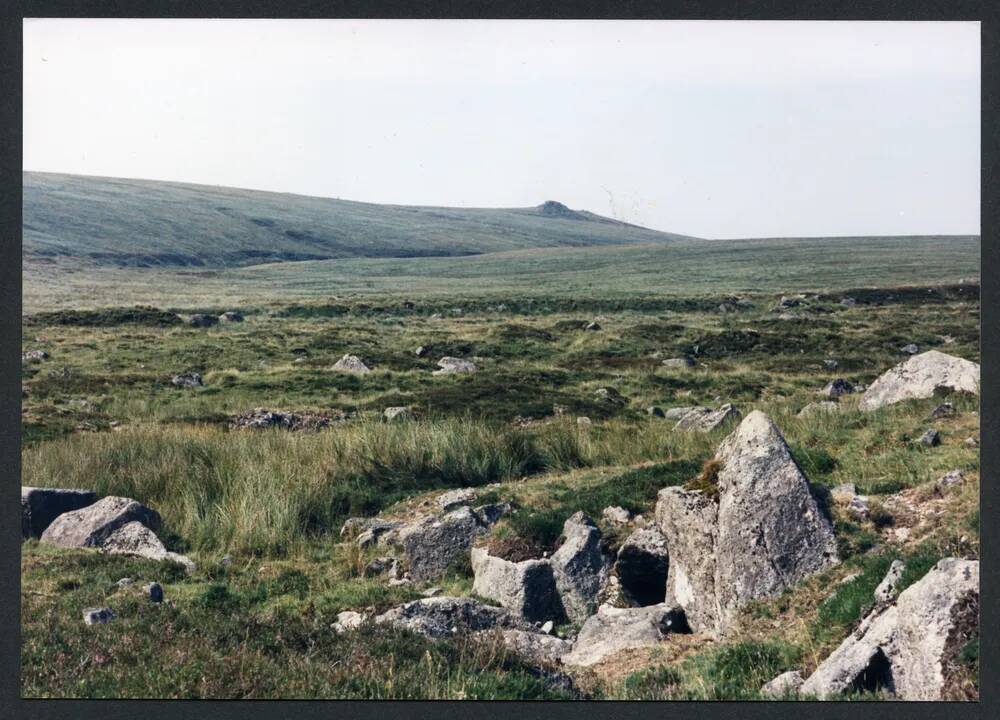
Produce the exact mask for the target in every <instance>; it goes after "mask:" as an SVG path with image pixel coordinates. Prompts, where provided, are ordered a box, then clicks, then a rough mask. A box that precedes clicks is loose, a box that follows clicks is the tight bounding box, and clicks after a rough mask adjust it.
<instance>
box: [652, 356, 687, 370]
mask: <svg viewBox="0 0 1000 720" xmlns="http://www.w3.org/2000/svg"><path fill="white" fill-rule="evenodd" d="M660 364H661V365H663V367H665V368H670V369H671V370H680V369H683V368H689V367H694V366H695V361H694V360H692V359H691V358H689V357H680V358H667V359H666V360H664V361H663V362H662V363H660Z"/></svg>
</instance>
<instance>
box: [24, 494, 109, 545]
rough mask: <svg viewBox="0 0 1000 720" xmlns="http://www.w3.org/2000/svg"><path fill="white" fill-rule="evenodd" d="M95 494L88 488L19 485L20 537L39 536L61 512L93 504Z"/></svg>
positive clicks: (95, 498) (95, 499) (95, 497)
mask: <svg viewBox="0 0 1000 720" xmlns="http://www.w3.org/2000/svg"><path fill="white" fill-rule="evenodd" d="M96 501H97V495H95V494H94V493H92V492H91V491H89V490H70V489H63V488H36V487H28V486H22V487H21V537H24V538H27V537H35V538H37V537H41V535H42V533H43V532H45V529H46V528H47V527H48V526H49V525H50V524H52V521H53V520H55V519H56V518H57V517H59V516H60V515H62V514H63V513H67V512H72V511H74V510H79V509H80V508H85V507H87V506H88V505H93V504H94V503H95V502H96Z"/></svg>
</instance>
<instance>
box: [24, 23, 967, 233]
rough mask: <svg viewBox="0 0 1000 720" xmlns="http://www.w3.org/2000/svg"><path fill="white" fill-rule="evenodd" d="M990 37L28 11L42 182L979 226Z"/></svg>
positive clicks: (777, 26) (914, 228) (785, 27)
mask: <svg viewBox="0 0 1000 720" xmlns="http://www.w3.org/2000/svg"><path fill="white" fill-rule="evenodd" d="M979 33H980V28H979V23H972V22H968V23H959V22H951V23H933V22H709V21H699V22H695V21H615V22H606V21H506V20H504V21H465V20H452V21H440V20H436V21H417V20H397V21H393V20H390V21H376V20H330V21H322V20H320V21H317V20H289V21H274V20H26V21H25V23H24V168H25V169H26V170H43V171H49V172H67V173H79V174H86V175H107V176H114V177H129V178H150V179H160V180H177V181H184V182H194V183H204V184H210V185H228V186H234V187H243V188H254V189H260V190H274V191H280V192H292V193H301V194H305V195H318V196H324V197H339V198H343V199H349V200H363V201H368V202H385V203H398V204H407V205H445V206H466V207H525V206H530V205H537V204H539V203H541V202H542V201H544V200H549V199H552V200H559V201H561V202H563V203H565V204H566V205H568V206H570V207H572V208H574V209H586V210H591V211H593V212H596V213H600V214H602V215H608V216H612V217H617V218H619V219H621V220H626V221H628V222H634V223H638V224H642V225H646V226H649V227H653V228H656V229H659V230H667V231H673V232H679V233H685V234H690V235H698V236H702V237H712V238H717V237H765V236H807V235H883V234H884V235H889V234H892V235H900V234H937V233H955V234H977V233H978V232H979V168H980V162H979V144H980V129H979V122H980V118H979V101H980V98H979V88H980V56H979V48H980V44H979Z"/></svg>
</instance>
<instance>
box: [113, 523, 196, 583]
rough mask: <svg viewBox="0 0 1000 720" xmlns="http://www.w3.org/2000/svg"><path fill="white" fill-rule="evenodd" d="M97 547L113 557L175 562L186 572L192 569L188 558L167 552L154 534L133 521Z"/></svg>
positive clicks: (191, 562) (192, 565)
mask: <svg viewBox="0 0 1000 720" xmlns="http://www.w3.org/2000/svg"><path fill="white" fill-rule="evenodd" d="M99 547H100V548H101V550H102V551H104V552H106V553H111V554H113V555H135V556H136V557H141V558H146V559H147V560H157V561H160V562H162V561H169V562H175V563H179V564H181V565H183V566H184V567H185V568H186V569H187V570H188V572H190V571H191V570H193V569H194V562H193V561H192V560H191V559H190V558H188V557H186V556H184V555H179V554H177V553H173V552H170V551H169V550H167V548H166V547H164V545H163V543H162V542H160V539H159V538H158V537H156V533H154V532H153V531H152V530H150V529H149V528H148V527H146V526H145V525H143V524H142V523H141V522H138V521H134V520H133V521H132V522H128V523H125V524H124V525H122V526H121V527H119V528H118V529H117V530H115V531H114V532H112V533H111V534H110V535H108V536H107V537H106V538H105V539H104V540H103V541H102V542H101V544H100V546H99Z"/></svg>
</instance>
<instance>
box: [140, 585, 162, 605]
mask: <svg viewBox="0 0 1000 720" xmlns="http://www.w3.org/2000/svg"><path fill="white" fill-rule="evenodd" d="M144 591H145V593H146V597H148V598H149V601H150V602H154V603H161V602H163V586H162V585H160V583H158V582H151V583H149V584H148V585H147V586H146V587H145V588H144Z"/></svg>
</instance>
